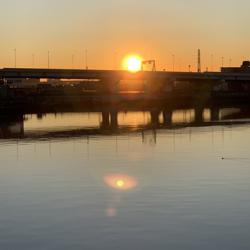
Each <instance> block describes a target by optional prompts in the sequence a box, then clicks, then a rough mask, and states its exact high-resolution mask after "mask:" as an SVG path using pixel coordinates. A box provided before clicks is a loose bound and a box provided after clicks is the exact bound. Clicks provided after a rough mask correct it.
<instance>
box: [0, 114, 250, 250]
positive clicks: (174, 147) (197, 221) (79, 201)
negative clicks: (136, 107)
mask: <svg viewBox="0 0 250 250" xmlns="http://www.w3.org/2000/svg"><path fill="white" fill-rule="evenodd" d="M26 118H27V120H26V121H25V122H24V135H26V137H25V136H24V135H22V136H21V137H22V138H23V139H18V138H14V139H13V138H12V139H11V138H10V139H3V140H0V249H1V250H7V249H8V250H15V249H18V250H19V249H25V250H29V249H32V250H33V249H36V250H38V249H41V250H42V249H46V250H47V249H49V250H50V249H56V250H64V249H65V250H68V249H71V250H78V249H79V250H80V249H87V250H88V249H89V250H91V249H100V250H101V249H102V250H103V249H109V250H113V249H114V250H117V249H121V250H123V249H124V250H127V249H150V250H151V249H162V250H163V249H164V250H165V249H178V250H179V249H185V250H186V249H199V250H200V249H227V250H228V249H250V155H249V148H250V126H249V125H248V124H237V125H221V126H202V127H199V126H198V127H193V126H192V127H187V128H175V129H173V128H169V129H167V128H165V129H155V130H154V129H145V130H144V131H143V132H142V131H140V130H138V129H137V128H138V126H139V125H140V124H144V123H147V122H148V116H147V115H145V114H142V113H133V114H127V115H126V114H122V115H120V118H119V122H120V123H122V124H123V125H124V126H125V125H126V124H127V123H128V124H131V127H130V129H127V130H126V129H125V131H124V132H122V131H113V132H110V131H106V132H105V131H102V132H100V131H99V130H98V123H99V121H100V116H99V115H97V114H68V115H66V114H64V115H57V116H54V115H47V116H46V117H43V119H38V118H37V117H36V116H28V117H26ZM40 118H41V117H40ZM185 119H186V118H185ZM176 120H178V117H176ZM83 124H84V125H85V127H84V130H83V131H82V130H81V129H82V127H83ZM93 128H95V129H96V130H93ZM15 129H16V130H15ZM18 129H19V127H18V124H17V125H12V131H18ZM85 129H86V131H85ZM65 130H70V131H71V130H72V131H76V130H79V134H76V133H73V136H72V135H71V133H69V135H67V133H66V132H65ZM55 131H56V132H58V131H61V132H60V135H61V136H59V137H57V136H56V137H55V136H54V135H55V134H53V133H52V132H55ZM47 132H50V133H52V135H53V136H47V137H46V133H47ZM15 133H18V132H15ZM50 135H51V134H50ZM63 135H66V136H63ZM10 137H11V136H10ZM17 137H18V136H17Z"/></svg>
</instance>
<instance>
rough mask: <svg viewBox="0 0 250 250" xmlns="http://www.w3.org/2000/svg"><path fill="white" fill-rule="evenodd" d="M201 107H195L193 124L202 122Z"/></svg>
mask: <svg viewBox="0 0 250 250" xmlns="http://www.w3.org/2000/svg"><path fill="white" fill-rule="evenodd" d="M203 111H204V109H203V107H197V108H195V122H196V123H199V122H203Z"/></svg>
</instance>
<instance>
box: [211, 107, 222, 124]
mask: <svg viewBox="0 0 250 250" xmlns="http://www.w3.org/2000/svg"><path fill="white" fill-rule="evenodd" d="M219 119H220V109H219V108H215V107H213V108H211V121H218V120H219Z"/></svg>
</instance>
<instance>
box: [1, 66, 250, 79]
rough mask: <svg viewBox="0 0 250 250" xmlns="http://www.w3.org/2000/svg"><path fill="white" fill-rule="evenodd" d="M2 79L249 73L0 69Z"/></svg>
mask: <svg viewBox="0 0 250 250" xmlns="http://www.w3.org/2000/svg"><path fill="white" fill-rule="evenodd" d="M4 78H34V79H39V78H48V79H49V78H51V79H113V80H122V79H134V80H136V79H138V80H139V79H140V80H141V79H143V80H147V79H153V80H157V79H159V80H164V79H179V80H182V79H183V80H250V72H232V73H231V72H203V73H196V72H168V71H156V72H149V71H148V72H137V73H130V72H128V71H122V70H80V69H75V70H73V69H31V68H4V69H0V79H4Z"/></svg>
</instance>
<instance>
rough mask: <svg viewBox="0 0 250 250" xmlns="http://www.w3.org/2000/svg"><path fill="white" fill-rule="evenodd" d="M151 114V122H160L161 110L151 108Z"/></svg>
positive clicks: (154, 123) (155, 123)
mask: <svg viewBox="0 0 250 250" xmlns="http://www.w3.org/2000/svg"><path fill="white" fill-rule="evenodd" d="M150 116H151V124H152V125H158V124H159V116H160V111H159V110H158V109H154V110H151V111H150Z"/></svg>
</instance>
